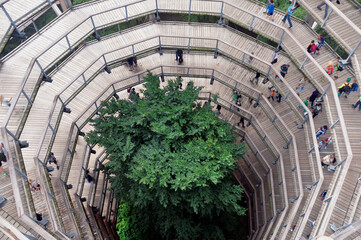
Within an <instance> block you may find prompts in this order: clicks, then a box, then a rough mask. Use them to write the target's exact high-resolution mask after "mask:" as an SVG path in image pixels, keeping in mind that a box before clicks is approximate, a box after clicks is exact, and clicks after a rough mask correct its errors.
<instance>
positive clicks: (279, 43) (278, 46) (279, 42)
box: [276, 30, 285, 50]
mask: <svg viewBox="0 0 361 240" xmlns="http://www.w3.org/2000/svg"><path fill="white" fill-rule="evenodd" d="M284 36H285V30H283V32H282V35H281V38H280V40H279V41H278V45H277V48H276V49H277V50H279V49H280V46H281V44H282V40H283V37H284Z"/></svg>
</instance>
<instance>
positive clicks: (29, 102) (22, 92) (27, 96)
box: [21, 89, 33, 105]
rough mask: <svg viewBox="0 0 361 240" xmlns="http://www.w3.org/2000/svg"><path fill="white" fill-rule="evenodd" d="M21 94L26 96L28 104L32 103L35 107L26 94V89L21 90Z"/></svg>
mask: <svg viewBox="0 0 361 240" xmlns="http://www.w3.org/2000/svg"><path fill="white" fill-rule="evenodd" d="M21 92H22V93H23V94H24V96H25V98H26V100H28V102H29V103H30V105H33V102H32V101H31V99H30V98H29V96H28V95H27V94H26V93H25V91H24V89H23V90H21Z"/></svg>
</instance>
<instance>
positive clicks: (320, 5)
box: [317, 0, 332, 18]
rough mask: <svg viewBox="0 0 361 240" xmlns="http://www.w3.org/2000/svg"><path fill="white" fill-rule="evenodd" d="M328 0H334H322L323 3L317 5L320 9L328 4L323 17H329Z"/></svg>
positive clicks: (330, 0)
mask: <svg viewBox="0 0 361 240" xmlns="http://www.w3.org/2000/svg"><path fill="white" fill-rule="evenodd" d="M327 1H329V2H332V0H322V2H321V4H319V5H318V6H317V9H318V10H322V9H321V8H322V7H323V6H324V5H326V7H325V16H324V17H323V18H326V17H327V13H328V8H329V7H328V5H327V3H326V2H327Z"/></svg>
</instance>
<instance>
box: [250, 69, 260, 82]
mask: <svg viewBox="0 0 361 240" xmlns="http://www.w3.org/2000/svg"><path fill="white" fill-rule="evenodd" d="M260 76H261V74H260V73H259V72H256V76H255V77H254V78H252V79H251V80H250V82H251V83H253V82H254V80H256V85H257V84H258V81H259V77H260Z"/></svg>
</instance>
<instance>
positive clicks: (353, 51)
mask: <svg viewBox="0 0 361 240" xmlns="http://www.w3.org/2000/svg"><path fill="white" fill-rule="evenodd" d="M360 44H361V39H360V41H358V43H357V44H356V46H355V48H354V49H352V51H351V52H350V54H349V55H348V57H347V58H346V62H348V61H349V60H350V58H351V57H352V56H353V55H354V53H355V52H356V50H357V48H358V47H359V46H360Z"/></svg>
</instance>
